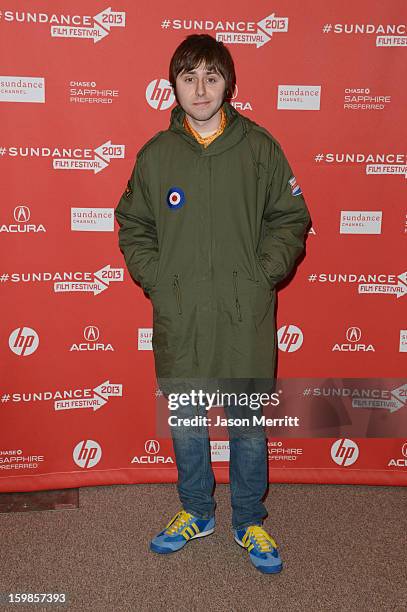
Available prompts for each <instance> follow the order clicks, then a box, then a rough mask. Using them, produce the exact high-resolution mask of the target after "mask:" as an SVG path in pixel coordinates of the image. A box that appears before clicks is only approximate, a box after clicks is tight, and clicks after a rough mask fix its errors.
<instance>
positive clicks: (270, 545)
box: [234, 525, 283, 574]
mask: <svg viewBox="0 0 407 612" xmlns="http://www.w3.org/2000/svg"><path fill="white" fill-rule="evenodd" d="M234 534H235V541H236V542H237V543H238V544H239V545H240V546H242V547H243V548H246V549H247V550H248V552H249V558H250V561H251V562H252V563H253V565H254V567H255V568H256V569H258V570H259V571H260V572H263V574H277V573H278V572H281V570H282V568H283V564H282V561H281V558H280V555H279V554H278V550H277V544H276V543H275V541H274V540H273V538H272V537H271V536H270V535H269V534H268V533H267V531H265V530H264V529H263V527H260V525H250V527H246V528H245V529H235V530H234Z"/></svg>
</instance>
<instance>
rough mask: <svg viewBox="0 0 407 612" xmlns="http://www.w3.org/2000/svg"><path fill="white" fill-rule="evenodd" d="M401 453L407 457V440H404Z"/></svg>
mask: <svg viewBox="0 0 407 612" xmlns="http://www.w3.org/2000/svg"><path fill="white" fill-rule="evenodd" d="M401 454H402V455H403V457H407V442H404V444H403V446H402V447H401Z"/></svg>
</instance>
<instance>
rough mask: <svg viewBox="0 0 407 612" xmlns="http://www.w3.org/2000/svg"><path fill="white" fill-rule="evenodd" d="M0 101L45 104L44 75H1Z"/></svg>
mask: <svg viewBox="0 0 407 612" xmlns="http://www.w3.org/2000/svg"><path fill="white" fill-rule="evenodd" d="M0 102H34V103H37V104H44V103H45V79H44V77H25V76H0Z"/></svg>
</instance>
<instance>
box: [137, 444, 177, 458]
mask: <svg viewBox="0 0 407 612" xmlns="http://www.w3.org/2000/svg"><path fill="white" fill-rule="evenodd" d="M144 451H145V453H146V454H145V455H135V456H134V457H133V459H132V460H131V462H132V463H174V460H173V459H172V457H169V456H168V455H167V456H164V455H159V454H158V453H159V452H160V443H159V442H158V440H146V441H145V443H144Z"/></svg>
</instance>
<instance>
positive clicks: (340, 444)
mask: <svg viewBox="0 0 407 612" xmlns="http://www.w3.org/2000/svg"><path fill="white" fill-rule="evenodd" d="M331 457H332V461H335V463H337V464H338V465H340V466H341V467H348V466H349V465H352V464H353V463H355V462H356V461H357V459H358V457H359V447H358V445H357V444H356V442H354V441H353V440H349V439H348V438H341V439H340V440H337V441H336V442H334V443H333V444H332V446H331Z"/></svg>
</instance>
